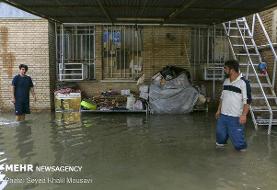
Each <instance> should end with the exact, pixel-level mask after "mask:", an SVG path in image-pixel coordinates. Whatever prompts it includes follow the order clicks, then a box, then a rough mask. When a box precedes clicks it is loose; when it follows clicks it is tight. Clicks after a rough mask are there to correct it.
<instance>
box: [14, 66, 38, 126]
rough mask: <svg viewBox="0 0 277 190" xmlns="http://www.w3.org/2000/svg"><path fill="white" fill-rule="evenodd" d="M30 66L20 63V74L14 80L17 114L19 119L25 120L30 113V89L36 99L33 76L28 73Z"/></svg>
mask: <svg viewBox="0 0 277 190" xmlns="http://www.w3.org/2000/svg"><path fill="white" fill-rule="evenodd" d="M27 71H28V66H27V65H24V64H20V65H19V74H18V75H16V76H15V77H14V78H13V80H12V102H13V103H14V106H15V115H16V120H17V121H24V120H25V114H30V106H29V104H30V98H29V96H30V91H31V93H32V95H33V97H34V100H35V101H36V95H35V91H34V85H33V82H32V79H31V77H29V76H27V75H26V72H27Z"/></svg>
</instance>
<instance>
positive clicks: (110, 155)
mask: <svg viewBox="0 0 277 190" xmlns="http://www.w3.org/2000/svg"><path fill="white" fill-rule="evenodd" d="M32 116H33V117H32V119H30V120H29V121H28V122H27V123H24V124H20V125H18V126H15V127H4V126H1V130H0V151H2V150H3V151H4V150H5V157H7V158H8V160H9V163H28V162H29V163H32V164H35V165H57V166H59V165H81V166H83V170H82V172H80V173H67V174H65V173H38V172H34V173H8V174H7V175H8V176H9V177H26V176H32V177H56V178H58V177H64V176H76V177H79V178H84V177H87V178H88V177H91V178H93V179H94V183H92V184H86V185H85V184H83V185H77V186H72V185H70V184H63V185H59V184H47V185H41V184H24V185H11V184H9V185H8V188H7V189H16V190H17V189H76V188H79V189H100V190H102V189H120V190H122V189H123V190H124V189H126V190H127V189H161V190H163V189H172V190H179V189H199V190H202V189H227V190H231V189H249V190H250V189H259V188H261V189H276V187H277V181H276V180H275V176H276V175H277V170H276V169H277V168H276V167H277V160H276V156H277V149H276V143H277V138H276V137H275V136H274V135H272V136H270V137H268V136H267V135H266V129H261V130H259V131H258V132H256V131H254V130H253V127H252V124H251V123H249V126H248V127H247V130H246V134H247V140H248V145H249V149H248V151H247V152H245V153H238V152H236V151H235V150H234V149H233V147H232V145H231V144H230V145H228V146H227V147H226V148H224V149H220V150H218V149H216V148H215V142H214V141H215V121H214V117H213V115H211V114H203V113H199V114H189V115H180V116H165V115H164V116H151V117H149V118H146V116H145V115H140V114H134V115H129V114H89V113H87V114H82V115H77V114H76V115H69V116H64V115H63V116H60V115H55V114H54V115H51V114H33V115H32ZM274 130H275V131H276V129H274Z"/></svg>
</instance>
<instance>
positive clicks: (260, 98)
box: [252, 96, 277, 100]
mask: <svg viewBox="0 0 277 190" xmlns="http://www.w3.org/2000/svg"><path fill="white" fill-rule="evenodd" d="M266 97H267V99H277V97H276V96H266ZM252 99H253V100H262V99H264V97H263V96H252Z"/></svg>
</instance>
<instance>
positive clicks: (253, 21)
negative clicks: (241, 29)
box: [252, 14, 256, 37]
mask: <svg viewBox="0 0 277 190" xmlns="http://www.w3.org/2000/svg"><path fill="white" fill-rule="evenodd" d="M255 20H256V16H255V14H253V20H252V37H254V32H255Z"/></svg>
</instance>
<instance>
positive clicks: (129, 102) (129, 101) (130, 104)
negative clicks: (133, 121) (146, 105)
mask: <svg viewBox="0 0 277 190" xmlns="http://www.w3.org/2000/svg"><path fill="white" fill-rule="evenodd" d="M135 101H136V98H135V97H134V96H133V95H132V94H131V95H130V96H128V97H127V104H126V108H127V109H128V110H133V106H134V103H135Z"/></svg>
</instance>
